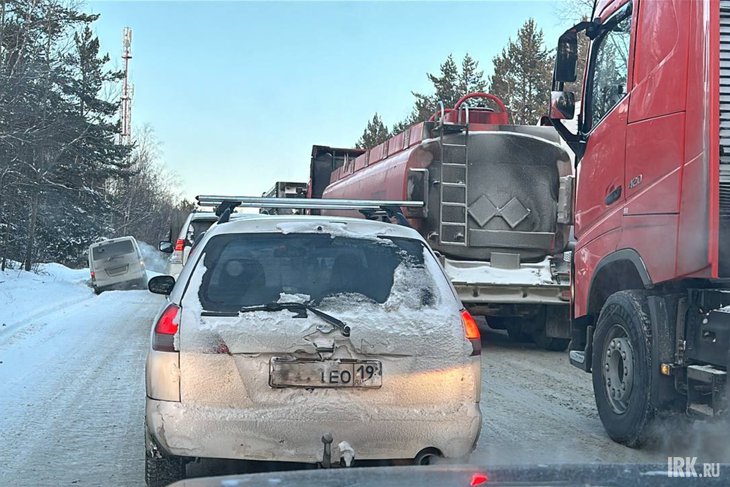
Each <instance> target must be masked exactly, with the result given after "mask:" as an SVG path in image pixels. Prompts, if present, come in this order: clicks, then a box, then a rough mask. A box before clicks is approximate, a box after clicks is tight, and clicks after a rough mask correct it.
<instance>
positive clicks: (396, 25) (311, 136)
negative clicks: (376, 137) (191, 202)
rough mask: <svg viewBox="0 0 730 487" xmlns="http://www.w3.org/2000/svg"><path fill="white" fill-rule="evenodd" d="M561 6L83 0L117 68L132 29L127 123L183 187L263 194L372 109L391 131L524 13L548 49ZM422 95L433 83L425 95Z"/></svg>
mask: <svg viewBox="0 0 730 487" xmlns="http://www.w3.org/2000/svg"><path fill="white" fill-rule="evenodd" d="M559 3H560V1H559V0H545V1H522V0H514V1H482V2H448V3H441V2H317V3H315V2H187V1H165V2H159V1H158V2H151V1H124V2H121V1H99V0H96V1H89V2H88V4H87V8H88V10H91V11H93V12H95V13H99V14H101V18H100V19H99V20H98V21H97V22H96V23H95V29H96V32H97V34H98V35H99V37H100V40H101V46H102V50H103V51H106V52H109V53H110V54H111V56H112V66H114V67H120V66H121V59H120V55H121V35H122V29H123V28H124V27H125V26H129V27H131V28H132V30H133V42H132V50H133V53H132V54H133V58H132V61H131V69H130V71H131V81H132V83H133V84H134V99H133V107H132V119H133V126H134V127H136V128H137V127H140V126H142V125H145V124H149V125H151V126H152V128H153V129H154V131H155V133H156V135H157V138H158V139H159V140H160V141H161V142H162V144H163V145H162V158H163V161H164V163H165V165H166V166H167V167H168V168H169V169H171V170H172V171H173V172H175V173H176V174H177V175H179V177H180V183H181V186H180V188H179V189H180V192H181V193H182V194H183V195H184V196H187V197H188V198H191V197H193V196H194V195H196V194H201V193H218V194H220V193H225V194H246V195H260V194H261V193H262V192H263V191H265V190H267V189H268V188H269V187H270V186H272V185H273V183H274V182H275V181H277V180H278V181H280V180H299V181H306V180H307V178H308V174H309V171H308V170H309V155H310V152H311V146H312V145H313V144H321V145H332V146H338V147H346V146H353V145H354V143H355V141H356V140H357V139H358V137H359V136H360V134H361V133H362V130H363V128H364V127H365V124H366V122H367V121H368V119H370V118H371V117H372V115H373V113H375V112H376V111H377V112H378V113H379V114H380V115H381V116H382V117H383V119H384V120H385V122H386V123H387V124H388V125H389V126H390V125H392V124H393V123H395V122H397V121H399V120H400V119H402V118H403V117H405V116H406V115H407V114H408V113H409V112H410V109H411V106H412V104H413V97H412V96H411V94H410V92H411V91H412V90H415V91H429V90H430V83H429V82H428V80H427V79H426V72H436V71H437V70H438V66H439V64H440V63H441V62H443V61H444V59H445V58H446V56H447V55H448V54H449V53H453V54H454V56H455V58H456V59H457V61H458V60H460V59H461V58H462V57H463V56H464V54H465V53H467V52H468V53H469V54H471V55H472V57H474V58H475V59H477V60H478V61H479V62H480V67H481V68H482V69H484V71H485V74H489V73H490V72H491V60H492V58H493V57H494V56H495V55H497V54H498V53H499V52H500V51H501V50H502V48H503V47H504V46H505V45H506V43H507V41H508V39H509V38H510V37H512V38H514V37H515V35H516V32H517V30H518V29H519V27H520V26H521V25H522V24H523V23H524V21H525V20H527V18H529V17H533V18H534V19H535V20H536V21H537V23H538V26H540V27H541V28H542V29H543V30H544V33H545V39H546V43H547V45H548V47H550V48H552V47H553V45H554V44H555V43H556V42H557V37H558V36H559V35H560V33H562V31H563V30H565V28H567V27H569V25H568V24H569V23H570V22H569V21H561V19H560V18H559V15H558V14H559ZM429 92H430V91H429Z"/></svg>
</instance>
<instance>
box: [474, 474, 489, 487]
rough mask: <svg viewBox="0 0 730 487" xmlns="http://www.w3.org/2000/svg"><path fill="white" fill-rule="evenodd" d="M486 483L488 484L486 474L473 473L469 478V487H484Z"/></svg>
mask: <svg viewBox="0 0 730 487" xmlns="http://www.w3.org/2000/svg"><path fill="white" fill-rule="evenodd" d="M487 482H489V476H488V475H487V474H486V473H475V474H474V475H472V476H471V483H470V484H469V485H470V486H471V487H476V486H477V485H484V484H486V483H487Z"/></svg>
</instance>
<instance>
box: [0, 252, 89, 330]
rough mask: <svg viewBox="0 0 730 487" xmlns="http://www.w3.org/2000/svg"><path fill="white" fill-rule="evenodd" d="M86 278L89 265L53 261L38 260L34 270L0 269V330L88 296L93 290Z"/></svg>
mask: <svg viewBox="0 0 730 487" xmlns="http://www.w3.org/2000/svg"><path fill="white" fill-rule="evenodd" d="M89 278H90V275H89V269H69V268H68V267H65V266H63V265H61V264H55V263H51V264H40V265H39V266H38V271H37V273H36V272H26V271H22V270H17V269H16V270H5V271H4V272H0V333H2V331H3V330H4V328H5V327H9V326H11V325H14V324H20V323H23V322H26V321H28V320H31V319H33V318H34V317H35V316H39V315H42V314H45V313H47V312H49V311H51V310H54V309H60V308H63V307H65V306H68V305H70V304H72V303H77V302H79V301H81V300H85V299H90V298H91V297H93V296H94V293H93V291H92V290H91V288H90V287H89V286H88V284H87V281H88V279H89ZM3 325H4V326H3Z"/></svg>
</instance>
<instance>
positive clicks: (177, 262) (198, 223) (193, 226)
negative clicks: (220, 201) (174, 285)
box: [158, 211, 218, 277]
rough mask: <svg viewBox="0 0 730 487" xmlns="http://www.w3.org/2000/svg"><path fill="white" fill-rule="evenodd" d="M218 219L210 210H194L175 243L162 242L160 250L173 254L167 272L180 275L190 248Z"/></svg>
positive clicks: (175, 275)
mask: <svg viewBox="0 0 730 487" xmlns="http://www.w3.org/2000/svg"><path fill="white" fill-rule="evenodd" d="M217 220H218V217H217V216H216V215H215V213H212V212H210V211H192V212H190V214H189V215H188V217H187V219H186V220H185V223H183V226H182V228H181V229H180V234H179V235H178V237H177V240H175V244H174V245H173V244H172V242H169V241H163V242H160V244H159V246H158V250H160V251H161V252H164V253H166V254H172V255H170V259H169V261H168V263H167V273H168V274H169V275H171V276H174V277H177V276H179V275H180V272H181V271H182V268H183V266H184V265H185V263H186V262H187V261H188V255H190V250H191V249H192V247H193V245H195V241H196V240H197V239H199V238H200V237H201V235H203V234H204V233H205V231H206V230H208V228H210V226H211V225H212V224H213V223H215V222H216V221H217Z"/></svg>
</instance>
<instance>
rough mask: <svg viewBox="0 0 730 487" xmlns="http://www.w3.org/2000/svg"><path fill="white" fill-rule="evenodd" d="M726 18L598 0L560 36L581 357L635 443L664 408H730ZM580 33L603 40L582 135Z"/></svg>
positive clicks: (559, 103)
mask: <svg viewBox="0 0 730 487" xmlns="http://www.w3.org/2000/svg"><path fill="white" fill-rule="evenodd" d="M725 23H730V2H724V1H723V2H718V1H706V2H703V1H686V0H599V1H597V2H596V5H595V8H594V12H593V15H592V18H591V19H590V20H589V21H584V22H581V23H579V24H577V25H576V26H574V27H572V28H571V29H568V30H567V31H566V32H565V33H564V34H563V35H562V36H561V37H560V39H559V41H558V51H557V56H556V65H555V71H554V76H553V93H552V100H551V106H550V118H551V120H552V121H553V124H554V125H555V127H556V129H557V130H558V132H559V133H560V135H561V136H562V137H563V138H564V139H565V141H566V142H567V143H568V144H569V145H570V147H571V149H573V151H574V152H575V154H576V186H575V200H574V214H575V228H574V230H575V236H576V239H577V243H576V247H575V252H574V255H573V266H574V272H573V276H574V281H573V293H572V294H573V299H572V302H571V308H572V309H571V336H572V342H571V346H570V349H571V351H570V360H571V363H572V364H573V365H576V366H577V367H580V368H581V369H583V370H585V371H587V372H592V374H593V386H594V395H595V397H596V405H597V408H598V412H599V415H600V417H601V420H602V422H603V424H604V427H605V428H606V430H607V432H608V433H609V435H610V436H611V437H612V438H613V439H614V440H616V441H618V442H620V443H624V444H627V445H629V446H639V445H641V444H642V443H643V442H644V441H645V440H646V439H648V437H649V432H650V430H651V428H650V427H649V426H650V424H651V423H652V421H653V419H655V418H656V417H659V416H662V415H664V414H669V413H687V414H690V415H692V416H704V417H708V416H709V417H717V416H722V415H724V414H725V411H726V409H727V392H726V390H725V381H726V373H727V364H728V350H729V348H730V347H729V342H730V319H729V318H730V315H729V314H727V313H726V312H724V311H725V310H724V307H725V306H727V305H730V289H729V288H728V282H729V281H728V278H730V253H728V252H729V251H728V250H722V249H723V248H725V249H727V248H728V247H727V240H728V237H729V236H730V218H729V217H730V198H728V197H727V195H728V194H730V158H727V157H725V156H724V154H725V152H724V147H723V141H724V140H727V142H728V144H730V139H723V136H724V132H723V129H722V126H724V124H727V123H728V122H727V121H725V120H730V104H727V105H726V104H725V103H724V98H725V96H724V95H723V93H724V91H723V90H726V89H727V88H726V86H730V80H728V79H727V78H725V77H723V75H722V74H721V73H724V71H721V69H720V68H721V67H722V66H723V65H724V64H725V63H728V66H727V67H729V68H730V61H725V60H724V59H725V55H726V50H727V49H728V48H730V39H726V38H725V37H724V36H723V37H721V36H720V29H721V24H722V25H725ZM579 36H585V37H583V39H582V40H585V41H587V42H588V43H589V45H590V48H589V52H588V57H587V60H586V69H585V78H584V79H583V80H582V81H583V99H582V100H581V113H580V116H579V123H578V130H577V132H572V131H570V130H568V129H567V128H566V126H565V125H562V122H561V121H562V120H566V119H570V118H572V117H573V115H574V111H575V105H576V102H575V96H574V94H573V93H572V92H570V91H566V90H565V83H571V82H575V81H580V80H576V69H575V68H576V62H577V51H578V49H577V46H578V39H579ZM725 108H727V109H728V111H727V112H725V111H724V109H725ZM729 149H730V147H729ZM728 154H730V152H728ZM647 391H648V393H647Z"/></svg>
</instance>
